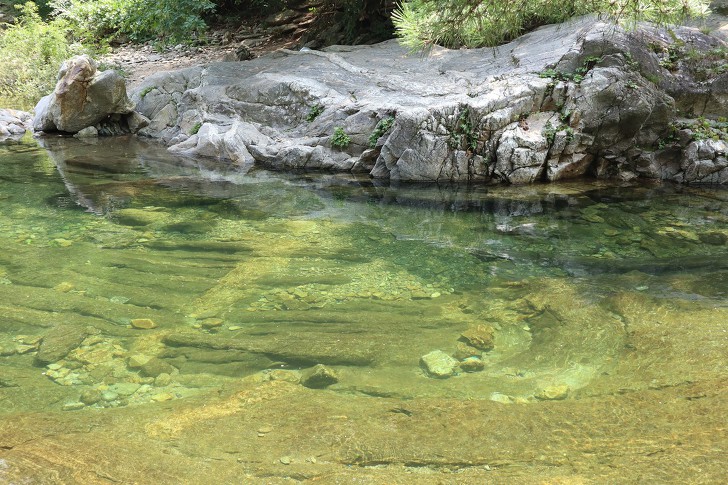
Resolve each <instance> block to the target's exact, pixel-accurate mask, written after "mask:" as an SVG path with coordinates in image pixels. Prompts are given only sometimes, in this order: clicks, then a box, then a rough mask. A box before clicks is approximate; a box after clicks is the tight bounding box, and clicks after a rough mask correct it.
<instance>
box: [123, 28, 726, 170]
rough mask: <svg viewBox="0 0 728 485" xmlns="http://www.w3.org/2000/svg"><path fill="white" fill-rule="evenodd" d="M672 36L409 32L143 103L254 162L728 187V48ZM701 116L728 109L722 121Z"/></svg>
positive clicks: (199, 145) (154, 90)
mask: <svg viewBox="0 0 728 485" xmlns="http://www.w3.org/2000/svg"><path fill="white" fill-rule="evenodd" d="M671 32H672V34H669V33H665V32H663V31H661V30H659V29H654V28H651V27H643V28H641V29H640V30H638V31H635V32H626V31H624V30H621V29H620V28H617V27H615V26H613V25H611V24H606V23H601V22H598V21H595V19H593V18H583V19H577V20H575V21H572V22H570V23H568V24H562V25H554V26H547V27H544V28H541V29H538V30H536V31H535V32H532V33H530V34H527V35H525V36H523V37H521V38H519V39H517V40H515V41H514V42H511V43H510V44H507V45H503V46H500V47H498V48H495V49H474V50H458V51H453V50H447V49H435V50H433V52H432V53H431V54H430V56H429V57H427V58H423V57H422V56H420V55H411V54H408V53H407V52H406V50H405V49H404V48H403V47H401V46H399V45H398V44H397V43H396V41H390V42H385V43H382V44H377V45H373V46H356V47H342V46H334V47H330V48H328V49H326V50H324V51H314V50H306V49H304V50H302V51H287V50H282V51H279V52H277V53H275V54H273V55H269V56H264V57H262V58H258V59H254V60H251V61H247V62H242V63H239V62H229V63H217V64H211V65H208V66H200V67H195V68H189V69H184V70H180V71H175V72H171V73H161V74H159V75H156V76H153V77H150V78H148V79H147V80H146V81H145V82H144V83H143V85H142V86H141V87H139V88H138V89H137V90H136V91H135V92H134V93H133V94H132V99H133V101H134V102H135V103H136V105H137V110H138V111H139V112H141V113H142V114H143V115H145V116H146V117H148V118H149V119H150V120H151V123H150V125H149V126H148V127H147V128H145V129H143V130H142V131H141V133H142V134H145V135H147V136H151V137H154V138H159V139H161V140H162V141H164V142H165V143H166V144H168V145H169V146H170V150H171V151H173V152H175V153H179V154H183V155H189V156H206V157H218V158H223V159H228V160H230V161H232V162H233V163H234V164H237V165H239V166H241V167H247V166H250V165H252V164H254V163H257V164H260V165H262V166H265V167H268V168H273V169H328V170H339V171H358V172H366V173H369V174H370V175H372V176H374V177H379V178H390V179H393V180H418V181H493V182H498V181H504V182H510V183H528V182H534V181H554V180H562V179H567V178H574V177H579V176H582V175H593V176H598V177H604V178H607V177H617V178H622V179H631V178H634V177H647V178H658V179H668V180H675V181H679V182H714V183H725V182H728V167H726V165H725V154H726V144H725V137H726V124H725V123H724V121H721V120H720V119H718V117H719V116H722V115H724V114H725V113H726V110H725V107H726V103H728V95H727V93H728V73H723V72H722V71H721V69H720V68H719V67H717V68H716V66H720V65H722V63H724V62H725V57H726V52H728V51H726V49H728V47H726V45H725V44H724V43H723V42H722V41H721V40H719V39H717V38H714V37H710V36H706V35H703V34H701V33H700V32H698V31H697V30H695V29H690V28H678V29H675V30H674V31H671ZM690 49H694V51H690V53H689V55H688V50H690ZM695 52H697V53H698V54H697V55H696V54H695ZM681 53H682V54H681ZM681 56H682V57H681ZM691 59H692V61H691ZM696 59H697V61H696ZM693 61H695V62H693ZM713 61H715V62H713ZM691 62H692V64H691ZM710 69H713V71H710ZM701 116H705V117H707V118H715V120H714V121H710V122H709V123H711V126H709V127H706V126H704V125H705V123H706V122H705V120H703V119H702V118H698V117H701ZM683 118H684V119H683ZM385 122H386V123H385ZM691 124H692V125H695V127H694V128H697V129H693V130H692V131H691V130H690V126H691ZM698 125H700V126H698ZM679 127H683V128H684V129H682V130H679ZM678 131H681V133H682V135H680V136H681V137H682V138H681V137H678V134H677V132H678ZM337 133H338V135H337ZM686 134H688V135H689V136H687V137H685V135H686Z"/></svg>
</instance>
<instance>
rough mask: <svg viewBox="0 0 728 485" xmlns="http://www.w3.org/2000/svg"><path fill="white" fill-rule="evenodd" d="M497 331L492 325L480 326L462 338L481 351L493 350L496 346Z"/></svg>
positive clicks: (469, 330) (467, 331)
mask: <svg viewBox="0 0 728 485" xmlns="http://www.w3.org/2000/svg"><path fill="white" fill-rule="evenodd" d="M494 337H495V330H493V327H491V326H490V325H478V326H477V327H473V328H469V329H468V330H466V331H465V332H463V333H462V336H461V338H462V339H463V340H464V341H465V342H467V343H468V344H469V345H470V346H472V347H475V348H476V349H480V350H491V349H492V348H493V346H494V343H493V338H494Z"/></svg>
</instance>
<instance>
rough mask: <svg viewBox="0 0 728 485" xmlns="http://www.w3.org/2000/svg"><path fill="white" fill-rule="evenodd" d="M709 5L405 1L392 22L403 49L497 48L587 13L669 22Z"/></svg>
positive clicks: (654, 0) (675, 1)
mask: <svg viewBox="0 0 728 485" xmlns="http://www.w3.org/2000/svg"><path fill="white" fill-rule="evenodd" d="M709 3H710V2H709V0H571V1H568V2H564V1H563V0H523V1H519V2H513V1H510V0H409V1H403V2H402V3H400V6H399V8H398V10H397V11H396V12H395V13H394V15H393V17H392V19H393V22H394V26H395V28H396V31H397V35H398V36H399V37H400V38H401V41H402V43H403V44H404V45H406V46H408V47H411V48H412V49H416V50H419V49H427V48H429V47H432V46H433V45H444V46H448V47H461V46H467V47H481V46H495V45H498V44H502V43H503V42H507V41H509V40H511V39H513V38H515V37H517V36H519V35H521V34H523V33H524V32H526V31H528V30H531V29H533V28H535V27H538V26H539V25H545V24H550V23H558V22H563V21H565V20H567V19H569V18H571V17H574V16H577V15H583V14H586V13H591V12H598V13H603V14H606V15H608V16H611V17H612V18H614V19H616V20H620V21H624V20H626V21H628V22H631V23H634V22H635V21H636V20H643V21H652V22H658V23H670V22H675V21H678V20H680V19H681V18H683V17H685V16H687V15H701V14H704V13H705V12H706V11H707V6H708V4H709Z"/></svg>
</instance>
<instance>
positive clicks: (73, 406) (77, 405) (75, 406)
mask: <svg viewBox="0 0 728 485" xmlns="http://www.w3.org/2000/svg"><path fill="white" fill-rule="evenodd" d="M85 406H86V405H85V404H84V403H82V402H67V403H66V404H64V405H63V410H64V411H78V410H79V409H83V408H84V407H85Z"/></svg>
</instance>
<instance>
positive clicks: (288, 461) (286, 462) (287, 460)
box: [281, 456, 291, 465]
mask: <svg viewBox="0 0 728 485" xmlns="http://www.w3.org/2000/svg"><path fill="white" fill-rule="evenodd" d="M281 463H283V464H284V465H290V464H291V457H290V456H282V457H281Z"/></svg>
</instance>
